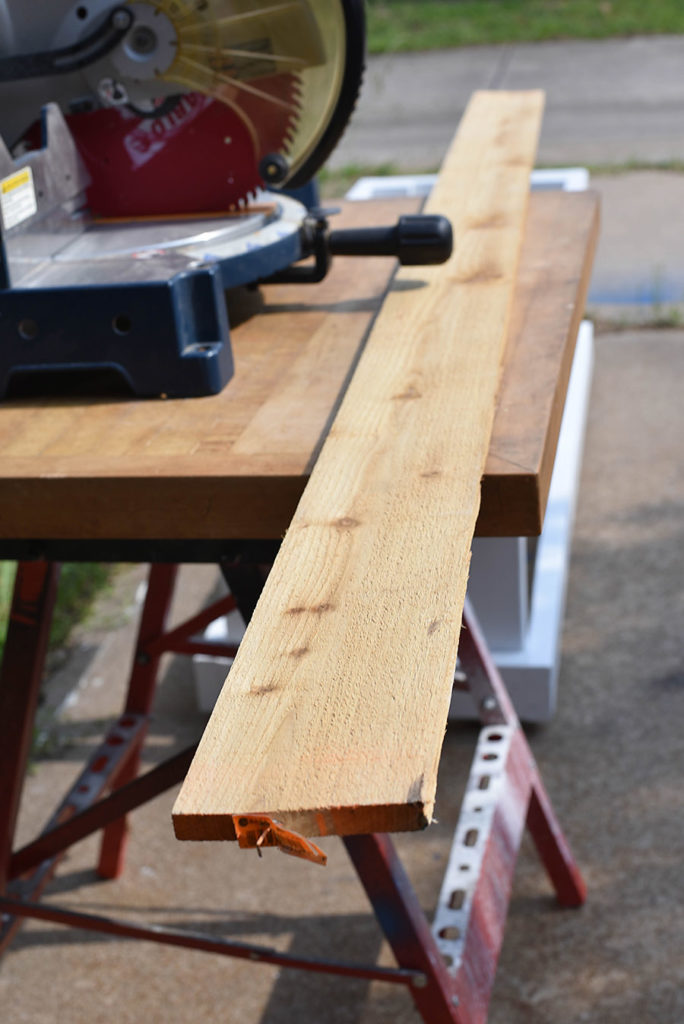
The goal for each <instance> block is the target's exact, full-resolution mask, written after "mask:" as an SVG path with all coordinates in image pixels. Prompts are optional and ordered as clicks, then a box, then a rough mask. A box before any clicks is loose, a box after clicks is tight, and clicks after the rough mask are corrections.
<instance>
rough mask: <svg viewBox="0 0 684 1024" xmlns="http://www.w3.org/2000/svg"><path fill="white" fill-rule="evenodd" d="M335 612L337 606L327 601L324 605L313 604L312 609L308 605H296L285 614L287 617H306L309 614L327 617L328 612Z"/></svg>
mask: <svg viewBox="0 0 684 1024" xmlns="http://www.w3.org/2000/svg"><path fill="white" fill-rule="evenodd" d="M334 610H335V605H334V604H330V603H329V602H327V601H325V602H323V603H322V604H313V605H311V607H310V608H307V607H306V605H296V606H295V607H294V608H288V609H287V611H286V612H285V614H286V615H306V614H307V612H308V613H309V614H313V615H325V613H326V612H332V611H334Z"/></svg>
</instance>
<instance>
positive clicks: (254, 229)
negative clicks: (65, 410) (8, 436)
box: [0, 0, 451, 398]
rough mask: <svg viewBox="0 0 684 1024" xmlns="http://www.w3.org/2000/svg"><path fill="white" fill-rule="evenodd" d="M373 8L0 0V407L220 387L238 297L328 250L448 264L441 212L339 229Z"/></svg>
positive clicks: (351, 3)
mask: <svg viewBox="0 0 684 1024" xmlns="http://www.w3.org/2000/svg"><path fill="white" fill-rule="evenodd" d="M363 61H364V20H363V3H362V0H154V2H144V0H129V2H120V3H113V2H112V0H85V2H81V3H73V2H72V0H53V2H51V3H50V4H49V5H42V4H37V3H36V2H28V0H5V2H0V135H1V136H2V139H4V143H3V142H2V139H0V221H1V236H2V237H1V243H2V244H1V251H0V397H2V398H4V397H7V396H9V395H14V394H25V393H26V392H35V391H38V392H40V393H44V392H45V391H48V392H52V391H60V392H64V391H65V390H66V391H69V390H71V389H76V390H81V389H82V388H83V387H84V385H85V387H86V389H88V388H90V387H91V386H92V385H93V383H94V382H95V381H97V382H98V386H99V384H100V383H102V382H104V384H105V387H109V386H110V384H112V383H114V384H115V385H116V386H117V387H119V388H121V387H123V388H124V389H125V390H126V391H128V392H129V393H132V394H134V395H138V396H159V395H169V396H176V397H190V396H195V395H203V394H212V393H216V392H218V391H220V390H221V388H222V387H223V386H224V385H225V384H226V382H227V381H228V380H229V379H230V376H231V374H232V371H233V361H232V354H231V346H230V328H229V321H230V319H231V318H232V316H233V308H232V306H233V301H234V300H233V298H232V296H235V295H236V294H237V292H236V289H237V290H239V289H244V288H245V287H246V286H248V287H251V288H253V287H254V286H255V285H258V284H259V283H260V282H262V281H267V280H274V279H277V280H281V281H282V280H289V281H302V282H306V281H309V282H314V281H318V280H320V279H321V278H322V277H323V276H324V275H325V273H326V271H327V269H328V266H329V262H330V259H331V257H332V256H334V255H365V254H372V255H377V254H383V255H390V256H391V255H394V256H398V257H399V259H400V261H401V262H402V263H414V264H415V263H437V262H442V261H444V260H445V259H447V258H448V256H449V254H450V251H451V228H450V225H449V223H448V221H446V220H444V218H441V217H434V216H433V217H403V218H400V220H399V222H398V223H397V224H396V225H393V226H391V227H388V228H383V229H377V228H375V229H366V230H356V231H351V232H350V231H334V230H330V228H329V225H328V220H327V215H326V212H325V211H321V210H318V209H317V208H315V205H314V204H311V203H310V204H309V205H306V204H305V203H304V202H302V201H301V198H295V197H294V195H293V193H296V192H297V190H299V192H300V194H301V190H302V188H303V187H305V186H307V183H310V182H311V181H312V179H313V177H314V175H315V173H316V171H317V170H318V169H319V168H320V167H321V165H322V164H323V163H324V161H325V160H326V159H327V157H328V155H329V154H330V152H331V150H332V149H333V148H334V146H335V144H336V143H337V141H338V139H339V137H340V135H341V134H342V132H343V130H344V128H345V126H346V123H347V121H348V119H349V117H350V115H351V112H352V110H353V107H354V104H355V101H356V97H357V94H358V90H359V86H360V82H361V76H362V72H363Z"/></svg>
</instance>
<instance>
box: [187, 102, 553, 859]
mask: <svg viewBox="0 0 684 1024" xmlns="http://www.w3.org/2000/svg"><path fill="white" fill-rule="evenodd" d="M542 106H543V98H542V95H541V94H540V93H536V92H534V93H503V92H501V93H478V94H476V95H475V96H474V97H473V99H472V101H471V103H470V105H469V107H468V110H467V111H466V114H465V116H464V119H463V121H462V123H461V126H460V129H459V132H458V134H457V136H456V139H455V140H454V143H453V145H452V148H451V150H450V153H449V154H448V156H447V159H446V161H445V165H444V168H443V170H442V173H441V175H440V178H439V181H438V183H437V186H436V188H435V190H434V191H433V194H432V196H431V198H430V201H429V204H428V206H429V209H430V210H431V211H436V212H443V213H446V214H447V215H448V216H449V217H450V218H451V219H452V222H453V226H454V233H455V238H456V248H455V252H454V255H453V256H452V258H451V260H450V261H449V262H448V263H447V264H445V265H443V266H441V267H430V268H424V267H420V268H406V269H404V270H402V271H400V272H399V274H398V275H397V278H396V280H395V284H394V286H393V288H392V289H391V292H390V294H389V296H388V298H387V300H386V301H385V304H384V306H383V309H382V311H381V313H380V315H379V317H378V319H377V321H376V324H375V327H374V329H373V331H372V333H371V336H370V339H369V341H368V343H367V346H366V348H365V351H364V353H363V356H362V358H361V360H360V363H359V366H358V368H357V370H356V373H355V374H354V377H353V379H352V381H351V384H350V386H349V388H348V391H347V393H346V396H345V398H344V401H343V403H342V406H341V408H340V411H339V413H338V416H337V418H336V420H335V422H334V424H333V426H332V428H331V431H330V434H329V435H328V438H327V440H326V442H325V444H324V445H323V449H322V451H321V454H320V457H319V459H318V461H317V463H316V466H315V467H314V470H313V473H312V475H311V479H310V482H309V484H308V486H307V488H306V490H305V492H304V495H303V497H302V500H301V501H300V503H299V506H298V508H297V512H296V515H295V517H294V520H293V522H292V526H291V528H290V530H289V531H288V533H287V535H286V537H285V540H284V542H283V545H282V547H281V551H280V554H279V556H278V558H277V560H276V563H275V565H274V568H273V570H272V574H271V577H270V578H269V580H268V582H267V584H266V587H265V589H264V592H263V595H262V598H261V600H260V602H259V604H258V606H257V609H256V611H255V614H254V616H253V619H252V622H251V624H250V626H249V628H248V630H247V633H246V635H245V638H244V640H243V642H242V644H241V646H240V650H239V652H238V656H237V659H236V661H235V663H234V666H233V669H232V671H231V674H230V676H229V678H228V682H227V684H226V686H225V687H224V689H223V692H222V694H221V697H220V698H219V702H218V704H217V707H216V709H215V711H214V713H213V715H212V718H211V720H210V722H209V725H208V727H207V730H206V731H205V734H204V736H203V738H202V741H201V744H200V747H199V750H198V753H197V755H196V757H195V760H194V762H193V765H192V767H191V769H190V772H189V774H188V777H187V779H186V782H185V784H184V786H183V788H182V790H181V793H180V795H179V797H178V800H177V802H176V805H175V808H174V823H175V829H176V834H177V836H178V837H179V838H182V839H231V838H234V837H235V829H234V825H233V816H234V815H237V816H242V815H249V814H271V815H273V816H274V817H276V818H277V819H278V820H279V821H281V822H283V824H284V825H285V826H287V827H290V828H292V829H294V830H296V831H298V832H302V833H304V834H307V835H321V834H329V833H337V834H350V833H363V832H370V831H392V830H401V829H415V828H422V827H425V826H426V825H427V824H428V823H429V822H430V819H431V816H432V810H433V806H434V797H435V789H436V780H437V765H438V762H439V755H440V750H441V745H442V739H443V735H444V728H445V723H446V718H447V712H448V708H449V699H450V695H451V688H452V677H453V669H454V665H455V663H456V655H457V648H458V636H459V631H460V623H461V612H462V607H463V599H464V593H465V585H466V579H467V574H468V563H469V559H470V545H471V540H472V536H473V531H474V528H475V521H476V518H477V511H478V505H479V490H480V477H481V475H482V470H483V467H484V462H485V458H486V454H487V448H488V443H489V436H490V433H491V427H492V420H493V416H494V405H495V396H496V390H497V386H498V381H499V369H500V362H501V357H502V353H503V349H504V345H505V341H506V333H507V325H508V318H509V313H510V307H511V302H512V296H513V290H514V284H515V279H516V271H517V264H518V257H519V252H520V246H521V240H522V235H523V228H524V222H525V212H526V208H527V196H528V191H529V173H530V169H531V166H532V161H533V159H534V153H535V150H536V143H537V137H538V131H539V123H540V120H541V110H542Z"/></svg>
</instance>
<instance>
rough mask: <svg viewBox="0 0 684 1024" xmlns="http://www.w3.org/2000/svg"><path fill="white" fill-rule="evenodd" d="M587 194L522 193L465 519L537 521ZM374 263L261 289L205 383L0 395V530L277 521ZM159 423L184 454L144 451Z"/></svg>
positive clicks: (369, 298)
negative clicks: (488, 418) (471, 515)
mask: <svg viewBox="0 0 684 1024" xmlns="http://www.w3.org/2000/svg"><path fill="white" fill-rule="evenodd" d="M410 202H412V201H408V200H403V201H402V200H391V201H383V202H381V203H376V202H372V203H351V204H350V203H346V204H345V203H343V204H342V206H343V211H342V215H341V217H340V221H342V222H345V223H347V224H349V223H350V221H351V220H352V219H353V220H355V221H356V222H357V223H361V224H362V223H383V222H384V223H388V222H391V221H393V220H394V219H395V218H396V216H397V215H398V214H399V213H403V212H407V211H408V212H410V210H411V209H412V207H411V205H410ZM407 204H409V205H407ZM413 208H415V206H414V207H413ZM596 208H597V200H596V197H595V196H593V195H590V194H587V193H585V194H568V193H560V192H556V193H535V194H533V195H532V196H531V197H530V204H529V214H528V220H527V226H526V235H525V241H524V244H523V250H522V253H521V265H520V271H519V275H518V284H517V286H516V295H515V300H514V307H513V314H512V319H511V330H510V337H509V343H508V346H507V350H506V356H505V361H504V375H503V380H502V385H501V392H500V396H499V401H498V404H497V413H496V416H495V420H494V429H493V433H492V442H491V447H490V455H489V458H488V460H487V464H486V466H485V475H484V478H483V486H482V505H481V508H480V515H479V517H478V522H477V528H476V533H477V534H478V535H483V536H486V535H489V536H492V535H498V536H504V535H512V536H516V535H520V534H527V535H533V534H536V533H538V532H539V529H540V524H541V520H542V518H543V511H544V507H545V502H546V490H547V487H548V481H547V480H546V476H548V470H549V468H550V466H551V464H552V461H553V456H554V453H555V444H556V432H555V430H554V429H553V425H554V424H556V423H557V422H558V420H559V417H560V412H561V410H562V407H563V401H564V396H565V368H566V367H567V366H569V361H570V358H571V354H572V350H573V347H574V342H575V328H576V323H577V320H578V319H579V316H580V315H581V311H582V309H583V308H584V298H583V296H584V292H585V291H586V283H587V281H588V277H589V268H590V264H591V252H592V249H593V242H594V239H595V234H596V227H597V223H598V219H597V213H596ZM391 270H392V268H391V267H390V266H389V265H388V261H386V260H385V261H372V265H371V266H368V265H367V264H366V263H365V261H363V260H338V261H337V263H336V266H335V268H334V271H333V277H332V278H331V279H330V281H328V282H323V284H321V285H317V286H315V287H312V286H301V285H299V286H278V287H277V288H274V287H269V288H266V289H264V295H265V304H264V307H263V311H262V312H261V313H260V314H258V315H256V316H254V317H253V318H252V319H250V320H249V321H247V322H245V323H242V324H241V325H239V326H238V327H237V329H236V330H235V331H234V344H235V351H236V358H237V365H238V370H237V374H236V377H235V379H234V380H233V381H231V383H230V384H229V385H228V387H227V388H226V390H225V391H224V392H223V393H222V394H221V395H218V396H216V397H214V398H208V399H199V400H197V403H195V401H194V400H193V401H191V402H183V401H178V402H110V403H102V402H65V401H61V402H60V401H53V402H45V401H43V402H38V401H33V402H23V403H9V404H8V403H1V404H0V453H1V454H2V458H1V459H0V536H3V537H5V538H17V537H19V538H30V539H33V538H42V537H44V538H55V537H57V538H75V539H79V538H82V537H87V538H102V537H105V538H116V537H127V538H132V539H145V538H152V539H156V538H159V537H163V538H171V539H172V538H177V539H187V538H195V537H197V538H205V539H216V538H224V537H225V536H226V535H229V536H230V537H253V536H254V534H255V531H258V533H259V536H262V537H281V536H282V535H283V534H284V533H285V531H286V529H287V527H288V525H289V523H290V521H291V519H292V516H293V514H294V511H295V509H296V507H297V502H298V501H299V498H300V497H301V494H302V491H303V490H304V486H305V484H306V482H307V480H308V476H309V472H310V468H311V465H312V464H313V461H314V458H315V454H316V452H317V451H318V449H319V447H320V444H321V442H322V440H323V437H324V435H325V431H326V428H327V424H328V423H329V420H330V418H331V415H332V413H333V412H334V410H335V408H336V406H337V404H338V403H339V400H340V396H341V394H342V391H343V389H344V386H345V381H346V380H347V378H348V376H349V372H350V365H351V364H353V361H354V359H355V358H356V354H357V351H358V348H359V346H360V345H361V343H362V340H363V338H364V336H365V333H366V331H367V328H368V325H369V323H370V321H371V319H372V317H373V315H374V314H375V312H377V309H378V308H379V304H380V301H381V297H382V295H383V293H384V290H385V287H386V285H387V282H388V280H389V276H390V273H391ZM309 379H310V381H311V383H310V384H307V381H308V380H309ZM304 395H306V399H307V401H306V402H304ZM195 404H197V405H198V409H197V410H196V409H195V408H194V406H195ZM204 407H206V409H207V411H206V412H205V411H204ZM209 411H210V414H209ZM303 411H306V415H302V413H303ZM174 425H175V428H176V431H177V432H178V431H180V433H181V434H182V435H184V436H185V437H186V439H191V445H190V447H191V448H192V454H191V455H190V456H187V457H181V456H179V455H170V454H166V455H162V454H161V452H160V446H163V445H164V436H165V433H166V432H167V431H168V430H170V429H171V428H172V427H173V426H174ZM57 452H61V454H57ZM542 474H545V475H544V476H542Z"/></svg>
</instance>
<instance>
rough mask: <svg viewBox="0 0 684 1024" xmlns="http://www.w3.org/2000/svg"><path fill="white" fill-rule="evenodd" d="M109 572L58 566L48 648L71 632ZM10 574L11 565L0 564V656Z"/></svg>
mask: <svg viewBox="0 0 684 1024" xmlns="http://www.w3.org/2000/svg"><path fill="white" fill-rule="evenodd" d="M111 573H112V567H111V566H109V565H100V564H97V563H83V562H77V563H71V562H69V563H67V564H65V565H63V566H62V572H61V575H60V580H59V590H58V593H57V604H56V606H55V612H54V615H53V618H52V627H51V630H50V647H51V648H53V649H54V648H57V647H63V646H64V644H66V642H67V641H68V639H69V634H70V633H71V630H72V629H73V628H74V626H75V625H76V623H78V622H81V621H82V620H83V618H84V617H85V615H86V614H87V612H88V610H89V608H90V606H91V605H92V603H93V601H94V599H95V597H96V596H97V594H98V593H100V591H101V590H103V589H104V587H106V586H107V584H108V582H109V580H110V577H111ZM14 574H15V563H14V562H0V657H1V656H2V650H3V647H4V644H5V634H6V632H7V618H8V615H9V609H10V604H11V601H12V588H13V586H14Z"/></svg>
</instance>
